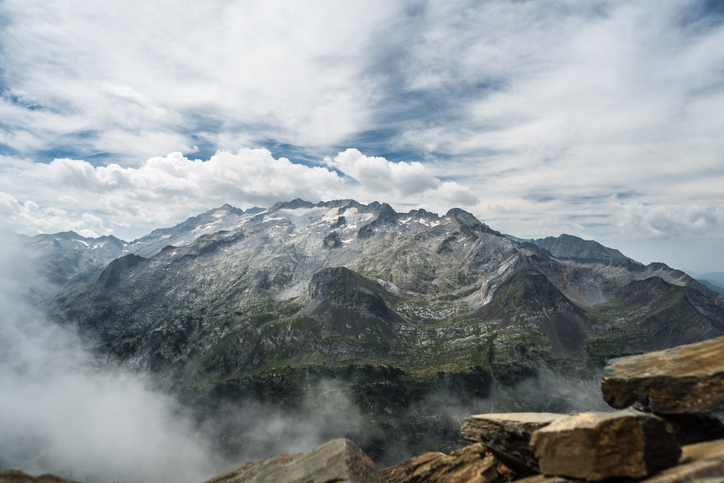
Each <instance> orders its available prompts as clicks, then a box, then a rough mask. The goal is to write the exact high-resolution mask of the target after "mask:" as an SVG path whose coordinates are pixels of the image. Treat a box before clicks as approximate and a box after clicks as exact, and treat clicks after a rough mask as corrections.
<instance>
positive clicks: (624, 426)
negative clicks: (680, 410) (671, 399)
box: [531, 409, 681, 480]
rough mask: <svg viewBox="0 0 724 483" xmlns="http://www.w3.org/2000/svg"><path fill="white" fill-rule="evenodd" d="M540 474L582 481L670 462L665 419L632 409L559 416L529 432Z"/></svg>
mask: <svg viewBox="0 0 724 483" xmlns="http://www.w3.org/2000/svg"><path fill="white" fill-rule="evenodd" d="M531 447H532V448H533V451H534V453H535V456H536V457H537V458H538V461H539V464H540V470H541V473H544V474H547V475H557V476H568V477H573V478H583V479H586V480H602V479H604V478H612V477H631V478H641V477H644V476H647V475H650V474H653V473H655V472H656V471H659V470H662V469H664V468H668V467H670V466H673V465H675V464H676V462H677V461H678V460H679V456H680V455H681V449H680V448H679V444H678V442H677V441H676V439H675V438H674V436H673V435H672V434H670V433H669V432H667V431H666V422H665V421H664V420H663V419H661V418H658V417H656V416H652V415H650V414H646V413H643V412H639V411H636V410H633V409H630V410H625V411H616V412H613V413H581V414H577V415H573V416H565V417H562V418H560V419H557V420H556V421H554V422H552V423H551V424H549V425H548V426H546V427H545V428H542V429H540V430H538V431H536V432H534V433H533V435H532V437H531Z"/></svg>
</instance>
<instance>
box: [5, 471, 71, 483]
mask: <svg viewBox="0 0 724 483" xmlns="http://www.w3.org/2000/svg"><path fill="white" fill-rule="evenodd" d="M0 483H78V482H76V481H74V480H65V479H63V478H60V477H59V476H55V475H50V474H47V475H40V476H31V475H29V474H27V473H24V472H22V471H19V470H0Z"/></svg>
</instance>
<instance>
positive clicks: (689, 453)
mask: <svg viewBox="0 0 724 483" xmlns="http://www.w3.org/2000/svg"><path fill="white" fill-rule="evenodd" d="M723 476H724V439H721V440H716V441H707V442H705V443H697V444H690V445H687V446H684V447H682V448H681V458H680V459H679V464H678V465H677V466H674V467H672V468H669V469H666V470H663V471H661V472H659V473H657V474H655V475H653V476H652V477H650V478H647V479H645V480H642V482H641V483H644V482H645V483H683V482H685V481H697V482H705V481H706V482H710V483H716V482H718V481H720V480H721V479H722V477H723Z"/></svg>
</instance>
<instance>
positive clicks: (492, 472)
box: [382, 443, 501, 483]
mask: <svg viewBox="0 0 724 483" xmlns="http://www.w3.org/2000/svg"><path fill="white" fill-rule="evenodd" d="M499 465H500V463H499V462H498V460H497V459H496V458H495V456H493V455H492V454H491V453H489V452H487V451H486V450H485V447H484V446H483V445H482V444H480V443H477V444H473V445H470V446H467V447H465V448H462V449H459V450H457V451H454V452H452V453H450V454H449V455H445V454H444V453H425V454H423V455H421V456H418V457H416V458H413V459H410V460H407V461H405V462H403V463H400V464H398V465H396V466H393V467H392V468H388V469H386V470H385V471H383V472H382V475H383V476H384V477H385V481H387V483H447V482H455V483H493V482H497V481H500V480H501V476H500V474H499V473H498V471H497V468H498V467H499Z"/></svg>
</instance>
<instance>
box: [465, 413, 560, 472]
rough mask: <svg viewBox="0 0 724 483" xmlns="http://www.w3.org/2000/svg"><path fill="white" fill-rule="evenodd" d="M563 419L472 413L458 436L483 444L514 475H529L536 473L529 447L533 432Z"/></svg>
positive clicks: (526, 414)
mask: <svg viewBox="0 0 724 483" xmlns="http://www.w3.org/2000/svg"><path fill="white" fill-rule="evenodd" d="M563 416H564V415H563V414H555V413H497V414H495V413H492V414H476V415H474V416H470V417H469V418H468V419H466V420H465V423H464V424H463V426H462V428H460V434H461V435H462V437H463V438H464V439H467V440H468V441H474V442H478V443H482V444H483V445H485V447H486V448H487V449H488V450H490V452H492V453H493V454H494V455H495V456H496V457H497V458H498V459H499V460H500V461H501V462H502V463H503V464H504V465H505V466H507V467H508V468H510V469H511V470H513V471H514V472H515V473H517V474H519V475H521V476H526V475H533V474H536V473H539V468H538V460H537V459H536V457H535V455H534V454H533V451H532V450H531V447H530V438H531V435H532V434H533V431H536V430H538V429H541V428H544V427H546V426H548V425H549V424H551V423H552V422H553V421H555V420H556V419H558V418H561V417H563Z"/></svg>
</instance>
